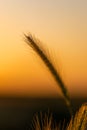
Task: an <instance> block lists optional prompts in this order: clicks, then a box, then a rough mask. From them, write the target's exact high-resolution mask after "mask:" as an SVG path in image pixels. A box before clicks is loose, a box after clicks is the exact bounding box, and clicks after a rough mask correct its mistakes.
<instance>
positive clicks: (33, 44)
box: [25, 34, 72, 115]
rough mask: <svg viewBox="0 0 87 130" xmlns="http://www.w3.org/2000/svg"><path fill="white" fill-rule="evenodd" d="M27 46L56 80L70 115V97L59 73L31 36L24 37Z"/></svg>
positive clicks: (38, 42) (38, 43)
mask: <svg viewBox="0 0 87 130" xmlns="http://www.w3.org/2000/svg"><path fill="white" fill-rule="evenodd" d="M25 38H26V41H27V44H28V45H29V46H31V47H32V48H33V50H34V51H35V52H36V53H37V54H38V55H39V57H40V58H41V59H42V61H43V62H44V64H45V65H46V67H47V68H48V69H49V71H50V73H51V74H52V76H53V77H54V79H55V80H56V82H57V84H58V85H59V86H60V88H61V90H62V93H63V95H64V99H65V102H66V104H67V106H68V109H69V111H70V114H71V115H72V106H71V101H70V97H69V94H68V91H67V89H66V86H65V85H64V82H63V81H62V79H61V77H60V75H59V73H58V72H57V70H56V69H55V66H54V65H53V63H52V61H51V60H50V59H49V58H48V56H47V53H45V51H44V48H43V47H41V46H40V41H38V40H37V39H35V38H34V37H33V36H32V35H31V34H29V35H25Z"/></svg>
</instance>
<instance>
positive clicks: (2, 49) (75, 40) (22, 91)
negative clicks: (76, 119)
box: [0, 0, 87, 96]
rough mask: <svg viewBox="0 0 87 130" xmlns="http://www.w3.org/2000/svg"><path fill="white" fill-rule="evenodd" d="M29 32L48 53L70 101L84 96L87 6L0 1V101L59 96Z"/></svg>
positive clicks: (81, 2)
mask: <svg viewBox="0 0 87 130" xmlns="http://www.w3.org/2000/svg"><path fill="white" fill-rule="evenodd" d="M28 32H30V33H31V34H33V35H34V36H35V37H36V38H38V39H39V40H40V41H41V42H42V43H43V45H44V47H45V48H47V49H49V50H50V54H51V56H52V59H53V61H54V62H55V65H56V67H57V68H58V71H59V73H60V75H61V77H62V79H63V81H64V82H65V84H66V86H67V88H68V90H69V92H70V95H71V96H86V95H87V0H73V1H72V0H61V1H60V0H0V95H11V96H50V95H53V96H59V95H62V94H61V90H60V89H59V88H58V87H57V85H56V83H55V81H54V79H53V78H52V77H51V75H50V73H49V72H48V70H47V69H46V68H45V66H44V65H43V62H41V60H40V59H39V58H38V56H37V55H36V54H35V53H34V52H33V51H32V49H31V48H30V47H29V46H28V45H27V44H26V42H25V38H24V33H25V34H27V33H28Z"/></svg>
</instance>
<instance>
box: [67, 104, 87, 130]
mask: <svg viewBox="0 0 87 130" xmlns="http://www.w3.org/2000/svg"><path fill="white" fill-rule="evenodd" d="M67 130H87V103H84V104H83V105H82V106H81V108H80V109H79V111H78V112H77V113H76V115H75V117H74V119H71V121H70V123H69V126H68V128H67Z"/></svg>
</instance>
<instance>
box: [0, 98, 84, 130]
mask: <svg viewBox="0 0 87 130" xmlns="http://www.w3.org/2000/svg"><path fill="white" fill-rule="evenodd" d="M86 101H87V98H85V99H82V98H74V99H72V104H73V108H74V113H75V112H76V110H78V108H79V107H80V106H81V104H82V103H84V102H86ZM48 111H49V113H52V115H53V118H54V120H55V121H57V122H60V121H63V120H64V119H65V120H66V122H68V121H69V119H70V115H69V112H68V109H67V107H66V105H65V102H64V100H63V99H60V98H0V130H10V129H11V130H19V129H21V130H30V127H31V123H32V119H33V117H34V115H35V114H36V113H40V112H42V113H45V112H48Z"/></svg>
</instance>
